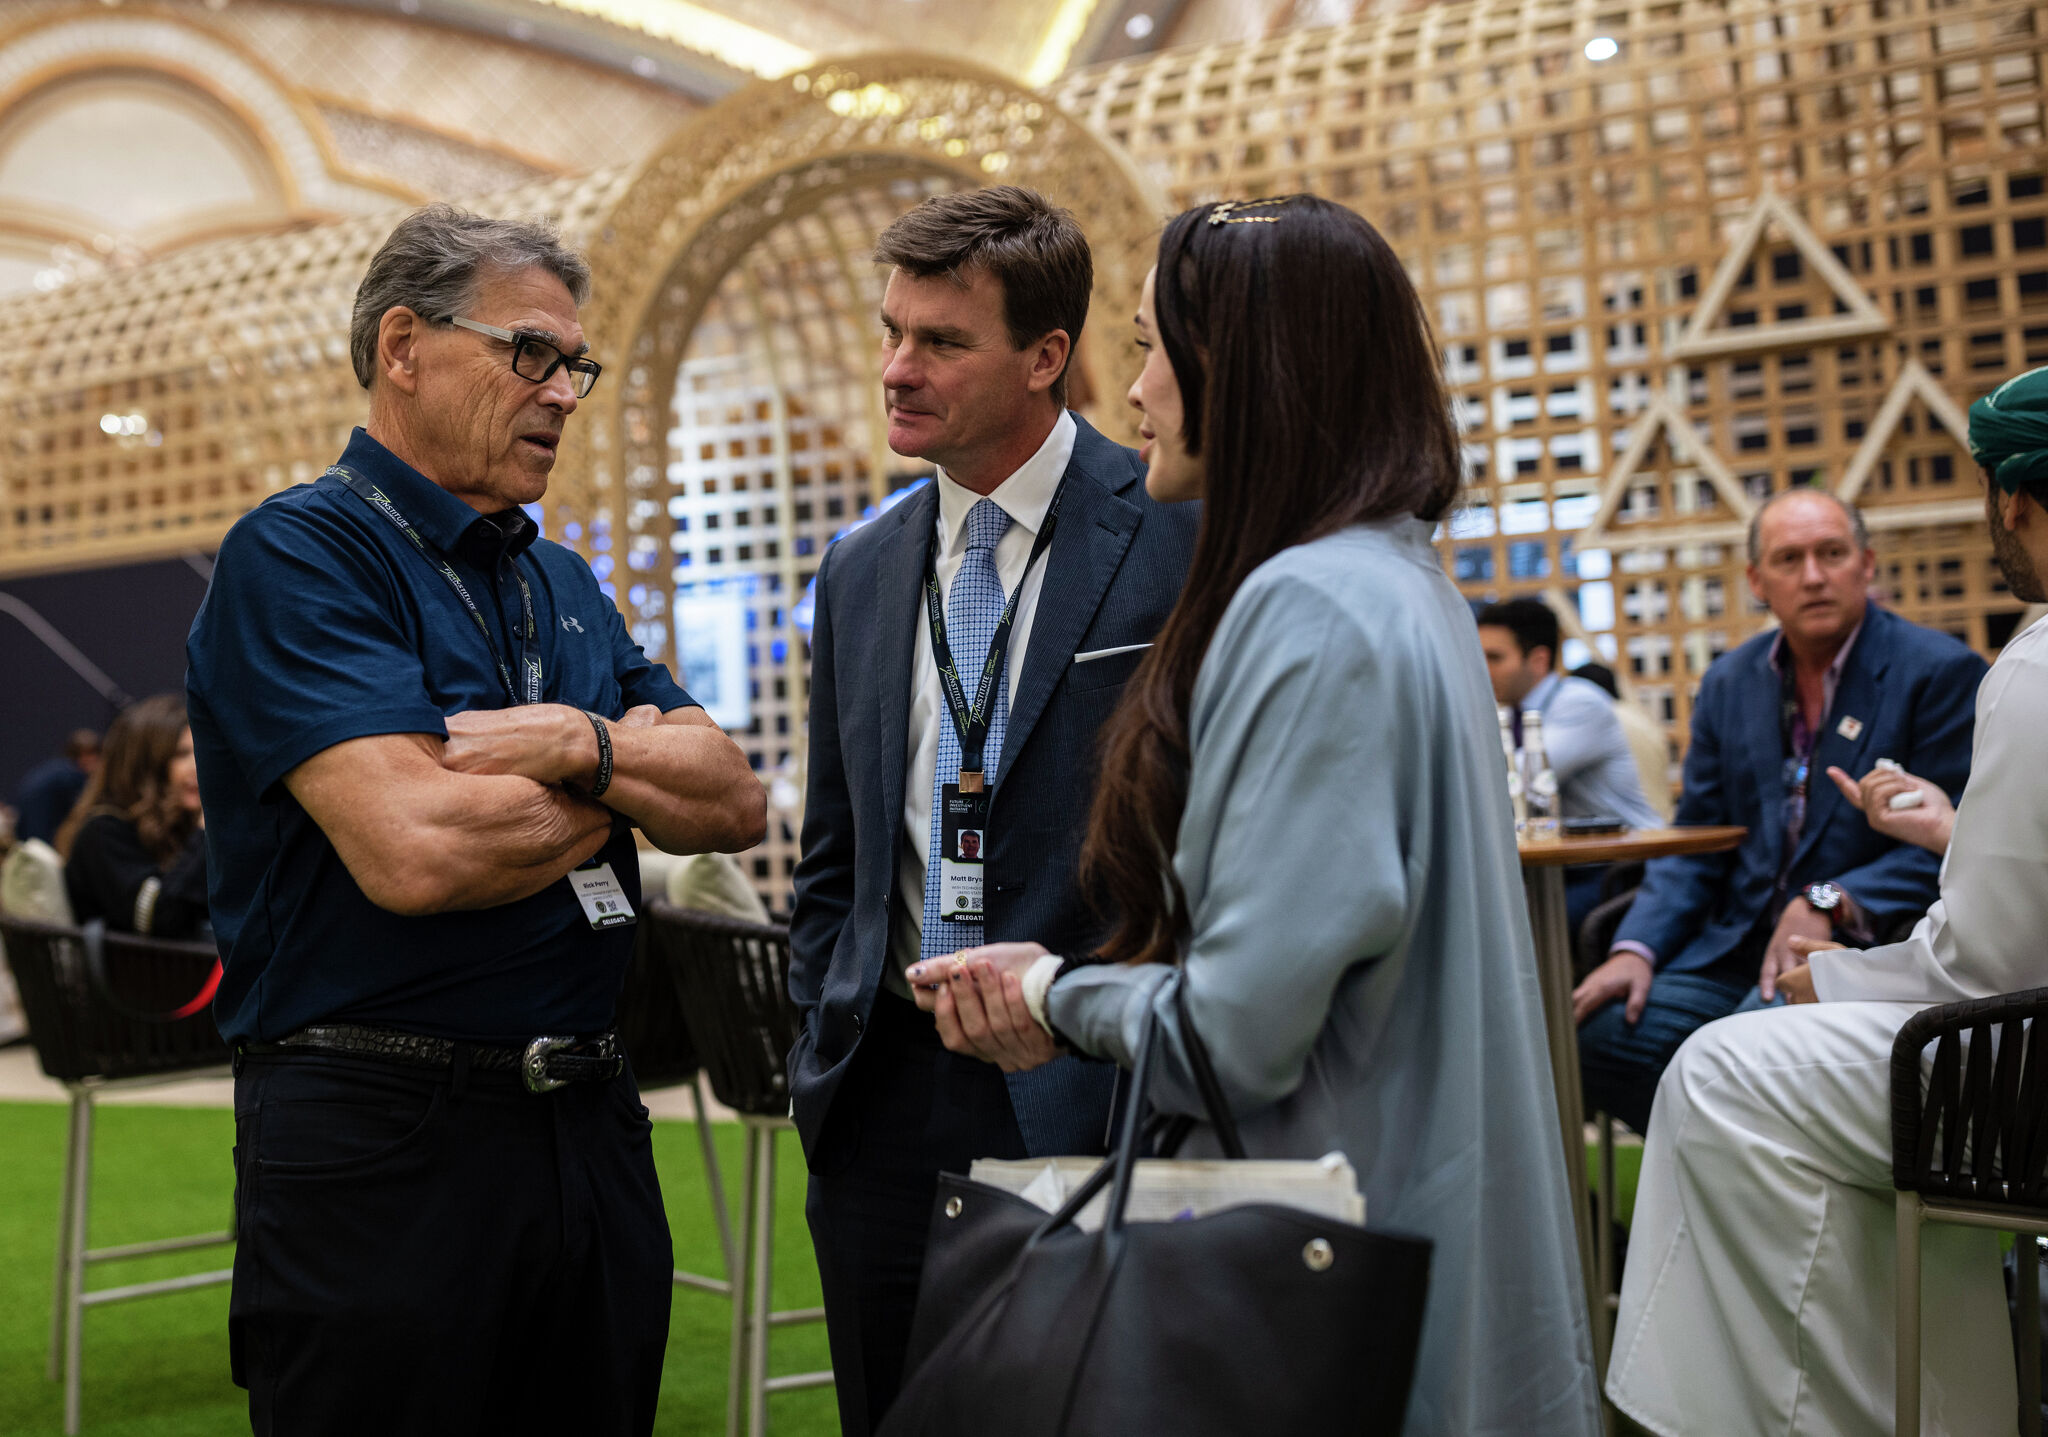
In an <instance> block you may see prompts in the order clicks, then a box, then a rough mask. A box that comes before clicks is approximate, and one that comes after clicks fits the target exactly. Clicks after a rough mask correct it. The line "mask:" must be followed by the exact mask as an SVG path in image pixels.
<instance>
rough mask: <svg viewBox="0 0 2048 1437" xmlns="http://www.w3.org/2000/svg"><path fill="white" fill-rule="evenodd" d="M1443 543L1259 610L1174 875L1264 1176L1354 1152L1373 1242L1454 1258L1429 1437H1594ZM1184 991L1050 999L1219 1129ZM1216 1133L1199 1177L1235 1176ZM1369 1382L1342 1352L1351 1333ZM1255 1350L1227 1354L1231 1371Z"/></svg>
mask: <svg viewBox="0 0 2048 1437" xmlns="http://www.w3.org/2000/svg"><path fill="white" fill-rule="evenodd" d="M1429 533H1430V531H1429V526H1428V525H1427V524H1425V523H1423V522H1421V521H1420V520H1416V519H1407V518H1404V519H1400V520H1392V521H1387V522H1383V523H1377V524H1370V525H1360V526H1358V527H1355V528H1352V529H1347V530H1345V531H1343V532H1341V533H1338V534H1335V535H1332V536H1330V537H1329V538H1326V539H1320V540H1317V541H1316V542H1314V543H1311V544H1304V545H1301V546H1299V547H1297V548H1293V549H1289V550H1287V551H1286V552H1284V553H1281V554H1279V555H1277V556H1275V557H1274V558H1273V559H1271V560H1269V561H1268V562H1267V563H1265V564H1263V565H1261V566H1260V568H1259V569H1258V570H1257V571H1256V572H1254V573H1253V574H1252V575H1251V577H1250V578H1249V579H1247V580H1246V582H1245V584H1244V586H1243V588H1242V589H1240V590H1239V592H1238V594H1237V595H1236V597H1235V598H1233V599H1232V600H1231V603H1230V607H1229V609H1228V610H1227V611H1226V612H1225V614H1224V616H1223V620H1222V623H1221V624H1220V625H1219V626H1218V628H1217V631H1216V635H1215V638H1214V640H1213V641H1212V642H1211V644H1210V647H1209V652H1208V654H1207V656H1206V657H1205V659H1204V660H1203V663H1202V668H1201V672H1200V674H1199V676H1198V677H1197V679H1196V682H1195V690H1194V699H1193V705H1192V709H1191V712H1190V721H1189V739H1190V743H1191V748H1192V772H1191V775H1190V779H1189V785H1188V803H1187V809H1186V813H1185V815H1184V817H1183V818H1182V821H1181V826H1180V846H1179V851H1178V853H1177V854H1176V856H1175V858H1174V870H1175V872H1176V874H1177V875H1178V877H1179V879H1180V882H1181V886H1182V887H1183V889H1184V890H1185V891H1186V893H1187V899H1188V905H1189V912H1190V916H1191V918H1192V921H1193V937H1192V940H1191V942H1190V945H1189V948H1188V952H1187V954H1186V963H1185V973H1186V982H1187V984H1188V1008H1189V1012H1190V1014H1191V1016H1192V1018H1193V1021H1194V1023H1195V1025H1196V1027H1197V1029H1198V1030H1199V1031H1200V1032H1201V1034H1202V1037H1203V1038H1204V1039H1205V1040H1206V1042H1207V1043H1208V1046H1209V1049H1210V1052H1211V1055H1212V1056H1213V1058H1214V1059H1215V1063H1216V1067H1217V1071H1218V1074H1219V1076H1220V1077H1221V1079H1222V1082H1223V1085H1224V1088H1225V1089H1226V1091H1227V1092H1228V1094H1229V1097H1230V1100H1231V1104H1232V1107H1233V1108H1234V1110H1235V1111H1236V1113H1237V1115H1238V1119H1239V1122H1240V1125H1241V1126H1242V1128H1243V1134H1244V1140H1245V1145H1246V1147H1247V1148H1248V1149H1249V1151H1250V1154H1251V1155H1252V1156H1253V1157H1292V1158H1312V1157H1320V1156H1321V1155H1322V1154H1324V1153H1326V1152H1329V1151H1331V1150H1333V1149H1336V1150H1341V1151H1342V1152H1343V1153H1344V1154H1345V1155H1346V1156H1348V1157H1349V1158H1350V1160H1351V1162H1352V1164H1353V1166H1355V1167H1356V1168H1357V1169H1358V1174H1359V1181H1360V1184H1361V1186H1362V1187H1363V1189H1364V1192H1365V1197H1366V1222H1367V1225H1368V1226H1370V1227H1374V1228H1383V1229H1387V1230H1390V1231H1401V1232H1407V1233H1414V1234H1418V1235H1420V1236H1424V1237H1428V1238H1432V1239H1434V1241H1435V1244H1436V1248H1435V1252H1434V1255H1433V1257H1432V1260H1431V1276H1430V1293H1429V1306H1428V1311H1427V1315H1426V1318H1425V1321H1424V1327H1423V1335H1422V1346H1421V1351H1420V1354H1419V1356H1418V1359H1417V1368H1416V1375H1415V1389H1414V1396H1413V1398H1412V1400H1411V1401H1410V1404H1409V1410H1408V1420H1407V1424H1406V1431H1407V1432H1408V1433H1409V1434H1412V1437H1422V1434H1431V1437H1439V1434H1440V1437H1492V1434H1500V1437H1510V1434H1512V1437H1545V1434H1559V1437H1563V1434H1570V1437H1591V1434H1594V1433H1596V1432H1597V1431H1598V1430H1599V1416H1598V1407H1597V1401H1598V1397H1597V1389H1596V1386H1595V1383H1594V1380H1593V1366H1592V1354H1591V1344H1590V1339H1589V1335H1588V1331H1587V1319H1586V1304H1585V1296H1584V1289H1583V1287H1582V1285H1581V1279H1580V1275H1579V1264H1578V1257H1577V1247H1576V1245H1575V1242H1574V1238H1573V1233H1572V1225H1571V1218H1570V1199H1569V1196H1568V1193H1567V1189H1566V1184H1565V1173H1564V1158H1563V1154H1562V1152H1561V1150H1560V1144H1559V1141H1558V1131H1557V1104H1556V1100H1555V1098H1554V1097H1553V1096H1552V1086H1551V1073H1550V1061H1549V1056H1548V1051H1547V1049H1546V1048H1545V1045H1544V1024H1543V1013H1542V1008H1541V1006H1540V1005H1541V1001H1542V1000H1541V998H1540V996H1539V993H1538V989H1537V982H1536V959H1535V949H1534V944H1533V942H1532V940H1531V938H1530V933H1529V920H1528V914H1527V909H1526V907H1525V900H1524V898H1523V894H1522V881H1521V872H1520V866H1519V863H1518V860H1517V858H1516V854H1515V842H1514V823H1513V819H1512V818H1511V816H1510V812H1509V807H1508V795H1507V783H1506V768H1505V764H1504V763H1503V762H1502V759H1501V751H1500V739H1499V730H1498V726H1497V724H1496V721H1495V717H1494V704H1493V694H1492V690H1491V688H1490V686H1489V685H1488V682H1487V676H1486V668H1485V665H1484V662H1483V661H1482V659H1481V657H1480V651H1479V640H1478V635H1477V632H1476V630H1475V627H1474V625H1473V622H1472V616H1471V611H1470V610H1469V609H1468V608H1467V606H1466V604H1465V601H1464V600H1463V599H1462V598H1461V597H1460V596H1459V595H1458V592H1457V590H1456V589H1454V588H1453V587H1452V586H1451V584H1450V582H1449V581H1448V580H1447V579H1446V578H1445V577H1444V573H1443V569H1442V567H1441V565H1440V563H1439V561H1438V559H1437V555H1436V552H1435V550H1434V549H1433V548H1432V547H1431V545H1430V542H1429ZM1174 971H1175V970H1173V969H1170V968H1167V967H1164V966H1159V965H1152V966H1144V967H1121V966H1119V967H1108V966H1097V967H1085V968H1080V969H1076V970H1071V971H1069V972H1068V973H1067V974H1066V975H1065V976H1064V977H1062V978H1061V979H1060V981H1059V982H1058V983H1056V984H1055V985H1054V986H1053V988H1052V991H1051V994H1050V996H1049V1000H1048V1002H1049V1011H1050V1015H1051V1017H1052V1020H1053V1022H1054V1024H1055V1025H1056V1026H1057V1027H1058V1028H1059V1030H1060V1031H1061V1032H1063V1033H1065V1034H1066V1035H1067V1036H1068V1037H1069V1038H1071V1039H1072V1040H1073V1041H1074V1042H1075V1043H1076V1044H1077V1045H1078V1046H1079V1047H1081V1048H1083V1049H1085V1050H1086V1051H1088V1052H1090V1053H1094V1054H1096V1055H1098V1056H1102V1057H1108V1058H1114V1059H1115V1060H1117V1061H1118V1062H1120V1063H1123V1064H1126V1065H1128V1064H1129V1062H1130V1060H1131V1055H1132V1053H1133V1052H1134V1051H1135V1048H1136V1044H1137V1040H1138V1035H1139V1033H1140V1032H1141V1031H1142V1028H1143V1025H1144V1021H1145V1014H1146V1010H1147V1009H1148V1008H1155V1007H1156V1008H1157V1009H1158V1010H1159V1012H1160V1014H1161V1016H1162V1020H1163V1022H1164V1028H1163V1029H1162V1036H1163V1038H1164V1041H1163V1043H1162V1045H1161V1051H1160V1052H1159V1054H1158V1057H1157V1059H1156V1066H1155V1068H1154V1071H1153V1084H1152V1090H1153V1094H1154V1099H1155V1102H1157V1104H1158V1105H1159V1106H1160V1107H1162V1108H1163V1109H1166V1110H1168V1111H1173V1112H1182V1113H1196V1114H1198V1113H1200V1112H1201V1111H1202V1107H1201V1102H1200V1099H1199V1097H1198V1096H1197V1094H1196V1092H1195V1088H1194V1083H1193V1079H1192V1077H1191V1076H1190V1072H1189V1069H1188V1066H1187V1062H1186V1050H1185V1048H1184V1046H1183V1044H1182V1041H1181V1038H1180V1029H1179V1023H1178V1022H1177V1020H1176V1017H1175V1013H1174V1006H1173V1001H1172V990H1171V988H1170V987H1168V986H1167V985H1168V984H1169V982H1170V981H1171V980H1172V978H1173V975H1174ZM1215 1151H1216V1149H1215V1144H1214V1142H1213V1140H1212V1139H1211V1138H1210V1136H1209V1134H1208V1132H1207V1130H1206V1128H1202V1129H1198V1130H1197V1132H1196V1134H1195V1136H1194V1137H1193V1138H1192V1139H1190V1142H1189V1144H1188V1146H1187V1147H1186V1148H1185V1149H1184V1150H1183V1153H1184V1155H1187V1156H1200V1155H1205V1154H1213V1153H1214V1152H1215ZM1330 1343H1331V1352H1332V1355H1333V1358H1336V1359H1339V1360H1341V1355H1342V1350H1343V1338H1342V1334H1336V1333H1333V1334H1331V1335H1330ZM1228 1353H1229V1339H1228V1334H1226V1333H1218V1334H1217V1355H1218V1359H1219V1360H1227V1358H1228Z"/></svg>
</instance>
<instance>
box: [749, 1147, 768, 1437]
mask: <svg viewBox="0 0 2048 1437" xmlns="http://www.w3.org/2000/svg"><path fill="white" fill-rule="evenodd" d="M747 1128H748V1131H749V1133H750V1134H751V1135H752V1137H753V1140H754V1141H755V1142H756V1143H758V1144H759V1145H760V1151H761V1157H760V1162H759V1174H760V1178H759V1182H758V1183H757V1184H756V1186H755V1188H754V1224H753V1225H754V1252H753V1262H752V1267H753V1273H752V1278H753V1289H754V1290H753V1300H752V1301H751V1302H750V1303H748V1312H747V1368H748V1371H747V1437H763V1434H764V1433H766V1432H767V1430H768V1318H769V1304H770V1302H771V1301H772V1300H773V1298H772V1294H771V1292H770V1287H769V1279H770V1278H771V1277H772V1276H773V1273H774V1265H775V1129H774V1128H772V1127H770V1126H769V1125H768V1124H766V1123H756V1122H751V1121H750V1122H749V1123H748V1124H747Z"/></svg>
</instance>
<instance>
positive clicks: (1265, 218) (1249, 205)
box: [1209, 200, 1287, 225]
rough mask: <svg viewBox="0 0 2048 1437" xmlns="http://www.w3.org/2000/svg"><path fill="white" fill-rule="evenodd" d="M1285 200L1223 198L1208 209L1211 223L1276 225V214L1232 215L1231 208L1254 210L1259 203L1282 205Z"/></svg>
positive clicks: (1277, 222) (1277, 217)
mask: <svg viewBox="0 0 2048 1437" xmlns="http://www.w3.org/2000/svg"><path fill="white" fill-rule="evenodd" d="M1286 203H1287V201H1285V200H1224V201H1223V202H1222V203H1220V204H1218V205H1217V206H1216V208H1214V209H1212V210H1210V211H1209V223H1210V224H1212V225H1277V224H1279V223H1280V216H1278V215H1233V214H1232V213H1231V211H1232V210H1255V209H1257V208H1259V207H1260V206H1261V205H1284V204H1286Z"/></svg>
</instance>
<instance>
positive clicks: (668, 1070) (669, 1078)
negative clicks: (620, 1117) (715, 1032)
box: [619, 922, 703, 1088]
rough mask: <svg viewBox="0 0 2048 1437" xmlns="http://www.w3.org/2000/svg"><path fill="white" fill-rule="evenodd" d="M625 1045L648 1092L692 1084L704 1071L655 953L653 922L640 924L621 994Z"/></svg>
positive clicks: (666, 972)
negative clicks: (695, 1074) (693, 1078)
mask: <svg viewBox="0 0 2048 1437" xmlns="http://www.w3.org/2000/svg"><path fill="white" fill-rule="evenodd" d="M619 1042H620V1044H621V1045H622V1046H623V1047H624V1048H625V1050H626V1058H627V1060H628V1061H629V1062H631V1063H632V1065H633V1080H634V1081H635V1082H636V1083H638V1084H639V1085H640V1086H641V1087H642V1088H661V1087H667V1086H670V1085H671V1084H675V1083H687V1082H689V1081H690V1077H691V1075H692V1074H694V1073H695V1072H696V1071H697V1069H698V1068H699V1067H701V1066H703V1065H702V1064H701V1063H699V1062H698V1061H697V1045H696V1043H695V1042H693V1041H692V1040H691V1038H690V1029H689V1025H688V1024H686V1023H685V1022H684V1021H683V1005H682V1003H681V1001H680V1000H679V999H678V998H677V997H676V985H675V982H674V980H673V979H672V978H671V977H670V976H669V965H668V964H667V963H665V962H664V961H663V960H662V958H661V956H660V955H659V954H658V953H656V951H655V943H654V924H653V923H652V922H648V923H642V924H640V925H639V928H638V931H637V932H636V933H635V935H634V938H633V958H632V961H631V962H630V963H629V964H628V965H627V966H626V983H625V986H624V987H623V988H621V989H620V990H619Z"/></svg>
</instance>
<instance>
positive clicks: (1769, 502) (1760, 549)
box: [1749, 484, 1870, 564]
mask: <svg viewBox="0 0 2048 1437" xmlns="http://www.w3.org/2000/svg"><path fill="white" fill-rule="evenodd" d="M1794 494H1811V495H1813V497H1814V498H1816V499H1825V500H1827V501H1828V502H1829V503H1830V504H1832V505H1834V506H1835V507H1836V508H1837V509H1840V510H1841V511H1842V512H1843V513H1844V514H1846V515H1848V516H1849V532H1850V533H1851V534H1852V535H1854V536H1855V539H1856V547H1857V548H1858V549H1868V548H1869V547H1870V530H1869V529H1868V528H1867V527H1866V526H1865V525H1864V523H1863V511H1862V510H1861V509H1858V508H1857V507H1856V506H1855V505H1854V504H1851V503H1850V502H1849V501H1848V500H1847V499H1844V498H1842V497H1840V496H1839V495H1836V494H1830V493H1828V491H1827V490H1825V489H1819V488H1816V487H1814V486H1813V485H1810V484H1800V485H1796V486H1794V487H1793V488H1790V489H1786V490H1784V491H1782V492H1780V493H1777V494H1773V495H1772V496H1771V497H1770V498H1768V499H1766V500H1764V502H1763V503H1761V504H1759V505H1757V506H1756V512H1755V513H1754V514H1752V515H1750V516H1749V562H1750V563H1752V564H1760V563H1762V562H1763V557H1764V543H1763V533H1764V515H1766V514H1768V513H1770V512H1771V510H1772V509H1774V508H1776V507H1777V505H1778V503H1779V501H1780V500H1784V499H1790V498H1791V497H1792V496H1793V495H1794Z"/></svg>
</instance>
